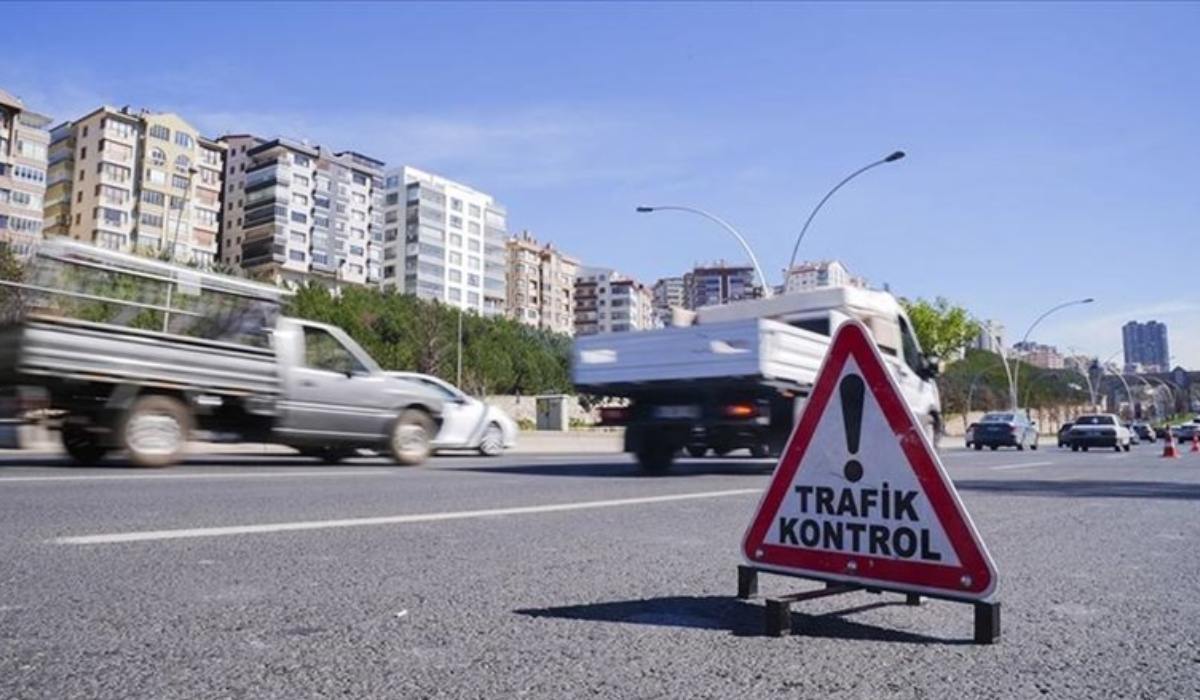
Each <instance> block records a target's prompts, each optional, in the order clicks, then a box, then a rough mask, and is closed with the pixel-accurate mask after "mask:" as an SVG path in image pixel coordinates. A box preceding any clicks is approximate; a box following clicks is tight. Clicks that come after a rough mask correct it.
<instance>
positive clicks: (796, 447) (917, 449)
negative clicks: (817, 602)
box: [742, 319, 997, 600]
mask: <svg viewBox="0 0 1200 700" xmlns="http://www.w3.org/2000/svg"><path fill="white" fill-rule="evenodd" d="M851 357H853V358H854V359H855V361H856V362H857V363H858V367H859V370H860V372H861V373H862V378H863V381H864V382H865V383H866V386H867V390H868V391H870V392H871V394H872V395H873V396H874V397H875V400H876V402H878V404H879V406H880V408H881V409H882V411H883V415H884V418H885V420H886V421H887V424H888V426H889V427H890V428H891V429H892V432H893V433H894V434H895V435H896V437H897V439H898V440H899V441H900V448H901V450H902V451H903V453H904V455H905V457H906V458H907V459H908V463H909V465H910V466H911V467H912V469H913V472H914V474H915V476H916V477H917V482H918V483H919V484H920V486H921V489H922V491H923V492H924V493H925V496H926V498H928V499H929V502H930V505H931V506H932V508H933V511H934V513H935V514H936V515H937V518H938V520H939V521H940V523H941V525H942V528H943V530H944V531H945V533H946V537H947V539H948V540H949V543H950V546H951V547H953V548H954V552H955V555H956V556H957V557H958V561H959V566H946V565H938V564H924V563H920V562H913V561H902V560H898V559H889V558H884V557H872V556H864V555H858V554H843V553H840V552H827V551H823V550H812V549H798V548H796V547H784V546H782V545H773V544H767V543H766V535H767V532H768V530H769V529H770V526H771V521H772V519H773V518H774V517H775V514H776V513H777V512H778V510H779V505H780V503H781V502H782V501H783V498H784V497H785V496H786V495H787V492H788V489H789V488H790V487H791V485H792V480H793V478H794V477H795V475H796V470H797V469H798V468H799V466H800V461H801V459H802V458H803V456H804V455H805V453H806V452H807V451H808V447H809V444H810V443H811V442H812V438H813V435H814V433H815V432H816V427H817V424H818V423H819V422H820V419H821V416H822V415H823V414H824V413H825V409H826V407H827V406H828V405H829V400H830V398H831V397H832V396H833V393H834V390H835V388H836V387H837V384H838V381H839V379H840V378H841V374H842V370H843V368H844V367H845V365H846V362H847V360H849V359H850V358H851ZM756 552H761V555H760V556H755V554H756ZM742 556H743V557H744V558H745V560H746V562H747V563H748V564H750V565H751V566H754V567H756V568H760V569H766V570H773V571H777V572H779V573H784V574H795V575H799V576H806V575H811V576H812V577H814V578H819V579H830V580H836V581H845V582H850V583H862V584H864V585H868V586H869V585H879V586H881V587H890V588H896V589H899V590H905V591H915V592H921V593H927V594H931V595H937V596H943V597H948V598H961V599H967V600H986V599H987V598H989V597H990V596H991V595H992V594H993V593H994V592H995V589H996V578H997V575H996V568H995V564H994V563H993V562H992V558H991V556H990V555H989V554H988V551H987V547H986V546H985V545H984V543H983V540H982V539H981V538H980V537H979V533H978V531H977V530H976V529H975V524H974V523H973V522H972V521H971V516H970V515H969V514H968V513H967V511H966V508H964V507H963V505H962V501H961V500H960V499H959V497H958V492H957V491H955V489H954V486H953V484H952V483H951V482H950V479H949V478H948V477H947V476H946V473H945V470H944V469H943V468H942V466H941V462H940V461H938V459H937V457H936V455H935V454H934V452H933V448H932V447H931V446H930V445H929V442H928V440H927V439H926V437H925V434H924V431H923V430H922V429H921V427H920V425H919V424H918V423H917V419H916V418H915V417H914V416H913V413H912V409H910V408H909V406H908V404H907V403H906V402H905V401H904V399H903V398H902V397H901V395H900V390H899V388H898V387H897V386H896V382H895V379H894V378H893V377H892V375H891V373H890V372H889V371H888V370H887V367H886V366H885V364H884V359H883V356H882V355H880V353H879V349H878V348H876V347H875V343H874V342H873V341H872V340H871V336H870V334H869V332H868V331H867V329H866V327H865V326H863V324H862V323H861V322H860V321H857V320H853V319H852V320H848V321H846V322H844V323H843V324H842V325H841V326H840V327H839V328H838V331H837V333H836V334H835V335H834V337H833V341H832V343H831V345H830V348H829V352H828V353H827V354H826V357H825V361H824V362H823V363H822V365H821V370H820V371H819V372H818V374H817V381H816V383H815V385H814V386H813V390H812V393H811V394H810V395H809V400H808V403H807V405H806V406H805V408H804V413H803V415H802V416H801V417H800V421H799V422H798V423H797V424H796V428H795V430H793V431H792V437H791V439H790V440H788V444H787V447H786V448H785V449H784V451H783V456H782V457H781V458H780V460H779V464H778V466H776V468H775V473H774V474H773V475H772V478H771V483H770V485H769V486H768V487H767V490H766V491H765V492H764V493H763V497H762V499H761V501H760V502H759V505H758V510H757V511H756V512H755V516H754V519H753V520H752V521H751V523H750V527H749V528H747V529H746V534H745V535H744V537H743V538H742ZM852 560H853V562H854V565H855V566H856V568H855V569H854V570H853V571H851V570H850V569H848V568H847V567H848V566H849V565H850V563H851V561H852ZM964 576H969V577H970V583H969V585H965V586H964V585H963V577H964Z"/></svg>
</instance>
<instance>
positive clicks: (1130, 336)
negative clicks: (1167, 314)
mask: <svg viewBox="0 0 1200 700" xmlns="http://www.w3.org/2000/svg"><path fill="white" fill-rule="evenodd" d="M1121 340H1122V342H1123V349H1124V351H1125V364H1126V366H1128V367H1130V368H1131V369H1133V368H1140V369H1141V370H1142V371H1144V372H1166V371H1169V370H1170V369H1171V346H1170V343H1169V342H1168V340H1167V324H1165V323H1159V322H1158V321H1149V322H1147V323H1138V322H1137V321H1130V322H1129V323H1126V324H1125V325H1124V326H1121Z"/></svg>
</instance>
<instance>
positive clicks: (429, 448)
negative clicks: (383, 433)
mask: <svg viewBox="0 0 1200 700" xmlns="http://www.w3.org/2000/svg"><path fill="white" fill-rule="evenodd" d="M435 432H436V426H435V425H434V424H433V419H432V418H430V417H429V414H427V413H425V412H424V411H418V410H416V409H411V408H410V409H408V410H407V411H404V412H403V413H401V414H400V417H399V418H397V419H396V422H395V423H393V424H392V434H391V435H390V436H388V451H389V452H391V454H392V459H393V460H395V461H396V463H397V464H403V465H405V466H413V465H417V464H420V463H421V462H424V461H425V460H426V459H428V458H429V455H430V453H431V452H433V436H434V433H435Z"/></svg>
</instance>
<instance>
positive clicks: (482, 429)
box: [388, 372, 518, 457]
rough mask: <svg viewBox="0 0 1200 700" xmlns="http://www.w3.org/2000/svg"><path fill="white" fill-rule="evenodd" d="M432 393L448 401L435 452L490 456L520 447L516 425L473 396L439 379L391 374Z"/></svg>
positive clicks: (436, 440)
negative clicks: (448, 451) (470, 452)
mask: <svg viewBox="0 0 1200 700" xmlns="http://www.w3.org/2000/svg"><path fill="white" fill-rule="evenodd" d="M388 374H389V375H391V376H393V377H396V378H398V379H404V380H406V381H410V382H413V383H414V384H417V385H419V386H421V387H423V388H425V389H426V390H428V391H431V392H433V393H434V394H436V395H437V396H439V397H441V399H442V400H443V401H444V402H445V403H444V405H443V407H442V429H441V430H440V431H438V435H437V438H436V439H435V440H434V441H433V448H434V449H435V450H479V453H480V454H483V455H487V456H489V457H492V456H495V455H498V454H500V453H501V452H503V451H504V450H506V449H510V448H512V447H516V445H517V430H518V428H517V424H516V422H515V421H513V419H512V418H509V417H508V415H507V414H506V413H504V411H501V410H500V409H498V408H496V407H495V406H489V405H487V404H485V403H484V402H482V401H480V400H479V399H476V398H474V397H471V396H469V395H467V394H466V393H464V392H463V391H462V390H460V389H459V388H458V387H456V386H454V385H453V384H450V383H448V382H444V381H442V380H441V379H438V378H437V377H431V376H429V375H427V374H417V373H416V372H388Z"/></svg>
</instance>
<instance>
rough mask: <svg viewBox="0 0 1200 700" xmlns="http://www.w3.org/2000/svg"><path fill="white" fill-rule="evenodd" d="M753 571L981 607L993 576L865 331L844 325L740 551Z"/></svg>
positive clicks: (939, 467)
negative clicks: (972, 602) (969, 602)
mask: <svg viewBox="0 0 1200 700" xmlns="http://www.w3.org/2000/svg"><path fill="white" fill-rule="evenodd" d="M742 553H743V555H744V556H745V558H746V561H747V562H748V563H749V564H750V565H751V566H752V567H754V568H757V569H763V570H767V571H774V572H777V573H783V574H791V575H796V576H802V577H803V576H809V577H812V578H817V579H822V580H832V581H842V582H847V583H856V584H861V585H863V586H866V587H878V588H890V589H896V590H902V591H914V592H920V593H925V594H927V595H934V596H939V597H947V598H957V599H965V600H986V599H988V598H989V597H990V596H991V594H992V592H993V591H994V590H995V587H996V568H995V565H994V564H993V563H992V560H991V557H990V556H989V555H988V552H987V548H986V547H985V546H984V544H983V541H982V540H981V539H980V537H979V533H978V532H976V530H975V526H974V524H973V523H972V522H971V518H970V516H969V515H968V514H967V511H966V509H965V508H964V507H963V505H962V502H961V501H960V500H959V498H958V493H957V492H956V491H955V490H954V485H953V484H952V483H951V482H950V479H949V478H948V477H947V476H946V473H945V470H944V468H943V467H942V464H941V462H940V461H939V459H938V457H937V454H936V452H935V451H934V450H933V447H932V446H931V445H930V443H929V440H928V439H927V438H926V436H925V434H924V431H923V430H922V429H921V426H920V424H919V423H918V422H917V420H916V418H915V417H914V416H913V414H912V411H911V410H910V409H909V407H908V405H907V404H906V403H905V401H904V399H903V397H902V396H901V394H900V390H899V388H898V387H897V385H896V382H895V380H894V379H893V377H892V375H891V373H890V372H889V371H888V370H887V367H886V365H885V363H884V359H883V356H882V355H880V353H879V349H878V348H877V347H876V346H875V343H874V342H873V341H872V340H871V337H870V335H869V333H868V331H867V329H866V328H865V327H864V326H863V325H862V324H861V323H859V322H858V321H848V322H846V323H844V324H842V325H841V326H840V328H839V329H838V331H837V334H836V335H835V336H834V338H833V343H832V344H831V346H830V348H829V352H828V354H827V355H826V357H825V362H824V364H823V365H822V367H821V371H820V372H819V373H818V375H817V380H816V383H815V384H814V386H813V390H812V393H811V395H810V396H809V401H808V404H807V406H806V407H805V409H804V412H803V414H802V415H801V417H800V421H799V422H798V423H797V424H796V427H795V429H794V431H793V432H792V437H791V440H789V442H788V445H787V448H786V449H785V450H784V452H783V456H782V457H781V458H780V461H779V464H778V466H776V468H775V473H774V476H773V477H772V480H771V483H770V485H769V486H768V487H767V491H766V493H765V494H764V495H763V498H762V501H761V502H760V503H759V506H758V511H757V513H756V514H755V516H754V520H753V521H752V522H751V524H750V527H749V529H748V530H747V531H746V535H745V537H744V539H743V542H742Z"/></svg>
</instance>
